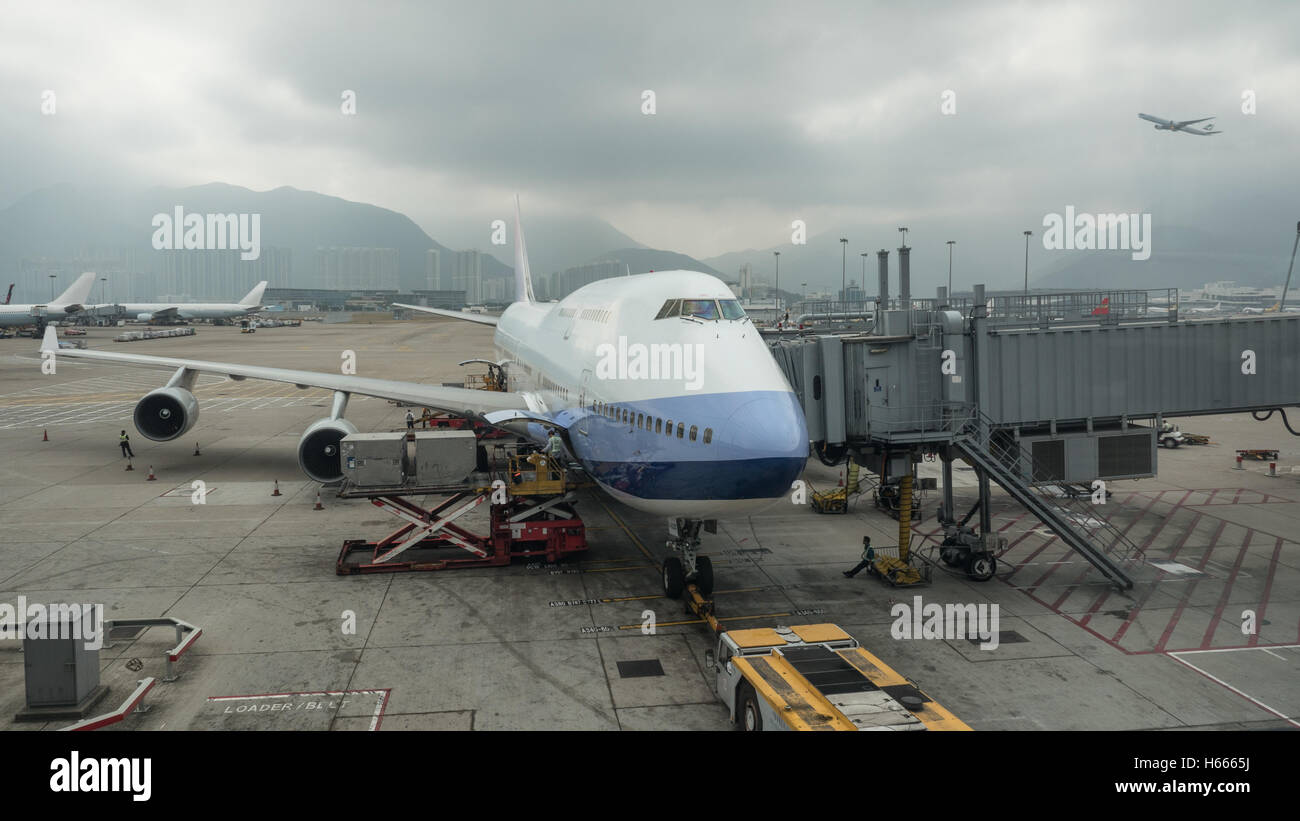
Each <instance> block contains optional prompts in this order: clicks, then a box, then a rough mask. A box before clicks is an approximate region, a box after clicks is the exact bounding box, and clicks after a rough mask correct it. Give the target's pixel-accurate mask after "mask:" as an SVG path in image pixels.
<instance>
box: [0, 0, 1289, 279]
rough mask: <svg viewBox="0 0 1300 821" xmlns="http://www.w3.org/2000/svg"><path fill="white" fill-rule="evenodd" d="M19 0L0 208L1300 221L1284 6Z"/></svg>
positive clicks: (969, 226)
mask: <svg viewBox="0 0 1300 821" xmlns="http://www.w3.org/2000/svg"><path fill="white" fill-rule="evenodd" d="M3 20H4V23H3V30H2V31H0V204H4V205H7V204H9V203H12V202H13V201H14V200H16V199H17V198H19V197H21V196H22V195H24V194H26V193H28V192H30V191H32V190H34V189H37V188H41V187H44V186H48V185H51V184H54V183H60V182H73V183H75V182H85V181H93V182H108V183H125V184H130V185H155V184H162V185H189V184H198V183H205V182H211V181H222V182H228V183H232V184H236V185H243V186H247V187H250V188H254V189H259V190H261V189H269V188H275V187H278V186H281V185H291V186H295V187H298V188H303V189H310V190H315V191H320V192H323V193H327V194H333V195H337V196H341V197H345V198H348V199H354V200H360V201H364V202H370V203H374V204H377V205H382V206H385V207H390V208H393V209H396V210H399V211H402V212H404V213H406V214H408V215H409V216H411V217H412V218H413V219H414V220H415V221H416V222H417V223H419V224H420V225H421V227H423V228H424V229H425V230H426V231H427V232H428V233H429V234H430V235H432V236H433V237H435V238H436V239H439V240H440V241H443V242H447V243H449V244H453V245H468V244H471V243H476V242H478V241H477V240H474V239H473V238H467V237H457V236H448V235H447V232H448V230H450V229H447V230H439V227H440V224H444V223H450V222H451V221H452V219H453V218H457V219H459V218H462V217H464V216H465V215H466V214H470V215H482V216H483V217H484V219H485V224H484V238H483V240H482V242H483V244H486V233H487V226H486V220H487V219H488V218H490V217H492V216H505V215H506V213H507V207H508V203H509V198H510V195H511V194H512V193H513V192H515V191H518V192H520V193H521V195H522V197H523V201H524V209H525V217H527V214H529V213H537V212H542V211H548V212H552V213H562V212H573V213H582V214H589V215H591V216H595V217H599V218H602V219H605V220H607V221H609V222H610V223H611V224H613V225H614V226H615V227H617V228H618V229H620V230H622V231H623V232H625V233H627V234H628V235H630V236H632V237H634V238H635V239H637V240H638V241H640V242H642V243H645V244H647V245H650V246H652V247H659V248H668V249H672V250H676V251H681V252H684V253H688V254H691V255H693V256H696V257H708V256H711V255H714V254H719V253H722V252H726V251H733V250H740V249H743V248H747V247H767V246H772V245H776V244H778V243H781V242H788V241H789V234H790V228H789V225H790V222H791V220H793V219H803V220H805V221H806V222H807V224H808V229H809V233H810V234H817V233H819V232H820V231H823V230H828V229H841V228H842V227H843V226H853V225H864V224H900V225H901V224H910V226H911V228H912V230H913V231H914V232H928V234H929V235H930V236H931V237H937V236H939V235H949V234H950V233H951V234H952V235H955V234H956V232H957V231H959V230H962V231H966V232H969V231H971V230H977V231H984V232H994V233H1000V232H1003V231H1005V232H1006V233H1007V234H1008V236H1009V237H1011V240H1012V241H1017V240H1019V238H1020V237H1019V233H1020V230H1021V229H1022V228H1037V227H1038V226H1040V225H1041V222H1042V218H1043V214H1044V213H1046V212H1053V211H1056V212H1059V211H1062V210H1063V209H1064V207H1065V206H1066V205H1074V206H1076V208H1078V209H1080V210H1085V211H1092V212H1107V211H1151V212H1154V213H1155V215H1156V222H1157V224H1183V225H1195V226H1209V227H1213V228H1215V230H1218V231H1221V232H1222V233H1223V234H1225V235H1231V234H1234V233H1235V234H1237V235H1239V236H1240V235H1241V232H1242V231H1245V232H1246V233H1247V234H1249V232H1250V231H1252V230H1255V229H1257V228H1258V227H1259V225H1260V224H1261V222H1266V221H1269V220H1274V219H1279V218H1280V219H1281V220H1282V222H1284V223H1286V222H1291V223H1293V222H1294V221H1295V220H1296V219H1297V218H1300V214H1297V213H1296V212H1297V211H1300V208H1298V207H1297V199H1298V198H1300V194H1298V192H1300V185H1298V183H1300V173H1297V172H1298V171H1300V160H1298V159H1297V158H1298V157H1300V142H1298V141H1297V137H1298V136H1300V95H1298V94H1297V91H1298V90H1300V37H1297V32H1300V4H1296V3H1293V2H1276V3H1258V4H1255V3H1244V2H1233V3H1215V4H1209V3H1196V2H1170V3H1145V4H1138V3H1128V2H1118V3H1103V2H1083V3H1060V4H1045V3H953V4H944V3H907V4H902V3H898V4H881V5H869V4H866V3H862V2H844V3H825V4H817V3H804V2H800V3H772V4H763V3H753V2H746V3H734V4H733V3H707V2H699V1H698V0H697V1H696V2H686V3H670V2H662V1H661V0H655V1H654V2H641V3H617V2H592V3H567V2H555V1H552V2H544V3H517V4H516V3H491V2H475V3H465V2H455V3H448V4H431V3H414V4H409V5H408V4H399V3H365V4H360V3H358V4H350V3H349V4H342V3H321V2H317V3H303V4H298V3H286V2H275V3H257V4H250V5H243V4H240V3H234V2H222V3H202V4H198V3H185V2H174V3H166V4H157V3H153V4H148V5H140V6H132V5H129V4H122V3H112V4H107V3H103V4H101V3H90V4H84V5H83V4H68V3H58V2H49V3H46V2H32V3H21V4H19V3H9V2H6V3H5V4H4V7H3ZM47 89H49V90H53V91H54V92H55V94H56V104H57V113H56V114H55V115H54V116H42V114H41V104H42V92H43V91H45V90H47ZM345 89H351V90H353V91H355V92H356V96H357V114H356V116H352V117H349V116H345V115H343V114H342V113H341V112H340V104H341V94H342V92H343V91H344V90H345ZM647 89H649V90H653V91H654V92H655V95H656V107H657V112H656V113H655V114H653V115H645V114H643V113H642V92H643V91H644V90H647ZM946 90H951V91H953V92H955V104H956V114H955V115H952V116H945V115H944V114H943V113H942V111H941V103H942V102H943V97H942V95H943V94H944V92H945V91H946ZM1247 90H1250V91H1253V93H1254V95H1255V100H1256V103H1255V104H1256V106H1257V113H1256V114H1254V115H1250V114H1244V113H1243V112H1242V106H1243V99H1242V95H1243V92H1246V91H1247ZM1139 111H1143V112H1147V113H1151V114H1156V115H1159V116H1165V117H1170V118H1174V119H1192V118H1197V117H1205V116H1209V115H1216V116H1217V118H1218V119H1217V121H1216V124H1217V126H1218V127H1219V128H1220V129H1221V130H1222V131H1223V132H1225V133H1224V134H1222V135H1219V136H1216V137H1208V138H1207V137H1195V136H1189V135H1185V134H1167V133H1163V132H1155V131H1153V130H1152V127H1151V125H1150V124H1149V123H1144V122H1141V121H1139V120H1138V119H1137V116H1136V115H1137V113H1138V112H1139ZM1279 214H1280V215H1281V216H1280V217H1279ZM916 236H917V235H916V234H913V237H914V238H915V237H916ZM1282 239H1283V240H1285V239H1286V237H1283V238H1282ZM895 240H896V235H895V236H892V237H890V236H882V237H881V238H880V240H879V241H873V240H868V241H867V242H866V247H873V246H876V245H885V244H895ZM1011 247H1012V248H1014V247H1015V246H1014V245H1012V246H1011ZM1287 250H1289V249H1287ZM1010 259H1011V261H1013V262H1014V260H1015V256H1014V254H1013V255H1012V256H1011V257H1010Z"/></svg>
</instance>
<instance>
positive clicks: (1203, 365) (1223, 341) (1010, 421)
mask: <svg viewBox="0 0 1300 821" xmlns="http://www.w3.org/2000/svg"><path fill="white" fill-rule="evenodd" d="M976 344H977V345H983V346H984V349H983V350H982V351H980V352H979V353H978V354H977V359H978V364H977V370H978V373H977V378H978V393H979V395H980V397H981V401H980V406H981V409H982V410H983V411H984V413H986V414H987V415H988V417H989V418H990V419H991V420H992V421H993V422H994V423H995V424H999V425H1028V424H1034V423H1036V422H1047V421H1049V420H1054V421H1056V422H1057V423H1063V422H1069V421H1073V420H1087V419H1094V420H1095V419H1108V418H1120V417H1125V416H1127V417H1129V418H1136V417H1143V416H1154V415H1157V414H1163V415H1165V416H1183V415H1196V414H1207V413H1227V412H1240V411H1248V410H1256V409H1263V408H1275V407H1283V406H1289V405H1296V404H1300V316H1287V315H1281V316H1267V317H1246V318H1234V319H1216V320H1195V321H1190V322H1188V321H1184V322H1177V323H1169V322H1153V323H1149V324H1140V325H1117V326H1115V325H1112V326H1106V325H1098V326H1093V327H1080V328H1059V329H1057V328H1052V329H1048V330H1041V329H1034V330H1003V329H990V330H989V331H988V332H987V334H985V335H982V336H977V337H976Z"/></svg>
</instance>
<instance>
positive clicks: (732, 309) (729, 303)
mask: <svg viewBox="0 0 1300 821" xmlns="http://www.w3.org/2000/svg"><path fill="white" fill-rule="evenodd" d="M720 304H721V305H722V318H723V319H744V318H745V309H744V308H742V307H740V303H739V302H738V301H736V300H734V299H724V300H721V303H720Z"/></svg>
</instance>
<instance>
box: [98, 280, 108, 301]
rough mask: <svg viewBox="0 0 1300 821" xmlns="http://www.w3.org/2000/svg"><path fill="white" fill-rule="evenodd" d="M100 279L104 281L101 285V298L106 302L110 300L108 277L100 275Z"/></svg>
mask: <svg viewBox="0 0 1300 821" xmlns="http://www.w3.org/2000/svg"><path fill="white" fill-rule="evenodd" d="M99 281H100V282H102V283H104V284H103V285H101V286H99V298H100V299H102V300H104V302H108V277H100V278H99Z"/></svg>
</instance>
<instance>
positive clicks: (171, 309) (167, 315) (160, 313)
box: [149, 305, 181, 320]
mask: <svg viewBox="0 0 1300 821" xmlns="http://www.w3.org/2000/svg"><path fill="white" fill-rule="evenodd" d="M180 312H181V309H180V308H178V307H177V306H175V305H170V306H168V307H166V308H162V309H160V310H157V311H154V312H153V313H151V314H149V318H150V319H158V320H163V319H176V318H177V317H178V316H179V315H180Z"/></svg>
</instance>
